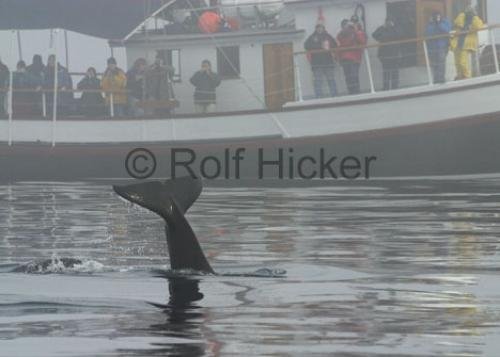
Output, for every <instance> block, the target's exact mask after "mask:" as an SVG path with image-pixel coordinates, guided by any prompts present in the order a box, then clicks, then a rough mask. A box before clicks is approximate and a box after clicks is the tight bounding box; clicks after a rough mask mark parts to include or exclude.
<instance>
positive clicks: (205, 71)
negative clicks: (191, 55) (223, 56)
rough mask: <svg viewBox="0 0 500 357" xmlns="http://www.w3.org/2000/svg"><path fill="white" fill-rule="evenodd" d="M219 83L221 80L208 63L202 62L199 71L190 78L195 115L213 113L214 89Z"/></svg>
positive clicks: (214, 107)
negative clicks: (193, 89) (193, 88)
mask: <svg viewBox="0 0 500 357" xmlns="http://www.w3.org/2000/svg"><path fill="white" fill-rule="evenodd" d="M220 83H221V80H220V78H219V76H218V75H217V73H214V72H212V65H211V63H210V61H209V60H204V61H203V62H202V64H201V70H199V71H198V72H196V73H195V74H194V75H193V77H191V84H192V85H193V86H195V91H194V106H195V110H196V112H197V113H199V114H206V113H213V112H215V109H216V106H215V103H216V94H215V89H216V88H217V87H218V86H219V85H220Z"/></svg>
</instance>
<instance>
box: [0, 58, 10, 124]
mask: <svg viewBox="0 0 500 357" xmlns="http://www.w3.org/2000/svg"><path fill="white" fill-rule="evenodd" d="M9 76H10V71H9V68H8V67H7V66H6V65H5V64H3V62H2V60H0V118H1V117H4V116H6V114H7V111H6V110H5V109H6V108H5V107H6V104H7V103H6V102H5V98H7V91H8V89H9Z"/></svg>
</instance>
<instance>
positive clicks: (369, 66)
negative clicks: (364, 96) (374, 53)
mask: <svg viewBox="0 0 500 357" xmlns="http://www.w3.org/2000/svg"><path fill="white" fill-rule="evenodd" d="M363 53H364V55H365V62H366V69H367V71H368V80H369V81H370V92H371V93H372V94H373V93H375V81H374V80H373V71H372V62H371V60H370V53H369V52H368V48H365V50H364V51H363Z"/></svg>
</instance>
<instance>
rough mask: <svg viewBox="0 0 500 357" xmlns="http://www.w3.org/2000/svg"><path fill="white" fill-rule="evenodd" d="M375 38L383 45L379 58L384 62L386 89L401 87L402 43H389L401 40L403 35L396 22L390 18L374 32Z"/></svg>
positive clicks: (380, 48)
mask: <svg viewBox="0 0 500 357" xmlns="http://www.w3.org/2000/svg"><path fill="white" fill-rule="evenodd" d="M372 36H373V38H374V39H375V40H377V41H378V42H379V43H381V44H382V45H381V46H380V47H379V49H378V58H379V60H380V62H381V63H382V69H383V73H384V74H383V77H384V90H391V89H398V88H399V68H400V67H401V63H402V60H403V56H402V51H401V45H400V44H388V45H384V43H387V42H394V41H399V40H401V38H402V36H401V34H400V31H399V29H398V28H397V27H396V25H395V24H394V22H393V21H392V20H391V19H390V18H388V19H387V20H386V21H385V24H384V25H382V26H380V27H379V28H378V29H377V30H376V31H375V32H374V33H373V35H372Z"/></svg>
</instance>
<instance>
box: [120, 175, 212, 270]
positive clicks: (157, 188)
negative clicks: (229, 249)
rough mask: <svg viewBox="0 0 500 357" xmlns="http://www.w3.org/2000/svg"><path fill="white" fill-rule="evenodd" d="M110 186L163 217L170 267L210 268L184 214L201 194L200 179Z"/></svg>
mask: <svg viewBox="0 0 500 357" xmlns="http://www.w3.org/2000/svg"><path fill="white" fill-rule="evenodd" d="M113 189H114V191H115V192H116V193H117V194H118V195H119V196H121V197H123V198H124V199H126V200H127V201H130V202H132V203H134V204H137V205H139V206H141V207H144V208H146V209H148V210H150V211H152V212H155V213H156V214H158V215H159V216H161V217H162V218H163V219H164V220H165V222H166V234H167V243H168V250H169V254H170V266H171V268H172V269H174V270H192V271H199V272H203V273H213V272H214V271H213V270H212V268H211V267H210V264H209V263H208V261H207V259H206V257H205V255H204V254H203V251H202V250H201V247H200V244H199V242H198V239H197V238H196V235H195V234H194V232H193V230H192V228H191V226H190V225H189V222H188V221H187V220H186V218H185V217H184V214H185V213H186V211H187V210H188V209H189V207H191V206H192V204H193V203H194V202H195V201H196V199H197V198H198V197H199V196H200V194H201V191H202V183H201V180H199V179H193V178H191V177H183V178H177V179H172V180H167V181H164V182H160V181H148V182H143V183H138V184H132V185H127V186H113Z"/></svg>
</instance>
